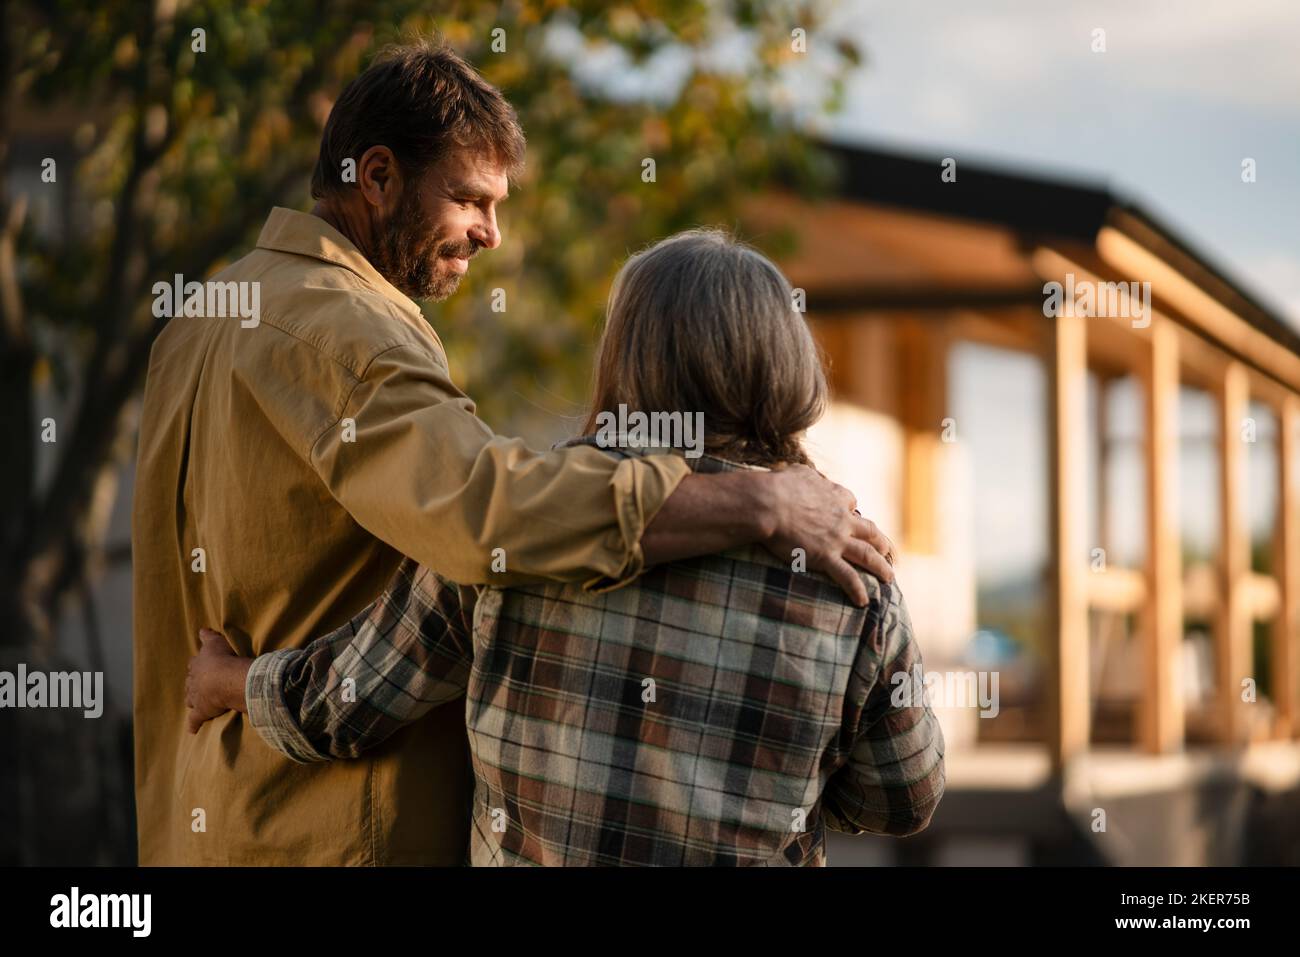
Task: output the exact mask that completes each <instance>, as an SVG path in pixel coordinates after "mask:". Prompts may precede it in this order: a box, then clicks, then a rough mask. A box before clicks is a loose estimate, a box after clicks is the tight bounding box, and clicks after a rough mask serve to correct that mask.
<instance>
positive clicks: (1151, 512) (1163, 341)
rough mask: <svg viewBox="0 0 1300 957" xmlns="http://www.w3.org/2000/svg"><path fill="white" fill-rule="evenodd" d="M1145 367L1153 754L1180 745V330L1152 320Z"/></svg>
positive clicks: (1147, 644)
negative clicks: (1178, 331)
mask: <svg viewBox="0 0 1300 957" xmlns="http://www.w3.org/2000/svg"><path fill="white" fill-rule="evenodd" d="M1145 360H1146V361H1145V362H1144V364H1143V368H1142V376H1141V380H1142V385H1143V389H1144V392H1145V396H1144V399H1145V405H1146V443H1145V449H1144V451H1145V453H1146V482H1147V562H1146V581H1147V601H1146V604H1145V605H1144V606H1143V609H1142V615H1141V619H1142V628H1141V635H1142V668H1143V672H1144V674H1143V682H1142V697H1141V699H1140V700H1139V702H1138V739H1139V741H1140V743H1141V746H1142V750H1144V751H1146V752H1147V753H1148V754H1164V753H1167V752H1170V751H1174V750H1177V749H1178V748H1181V746H1182V744H1183V723H1184V715H1183V698H1182V686H1181V679H1182V649H1183V567H1182V554H1181V550H1182V543H1181V534H1180V528H1179V513H1178V383H1179V376H1178V334H1177V330H1176V329H1175V328H1174V327H1173V325H1172V323H1171V322H1170V321H1169V320H1168V319H1165V318H1164V317H1161V316H1157V317H1154V321H1153V324H1152V327H1151V341H1150V349H1149V350H1148V353H1147V355H1146V356H1145Z"/></svg>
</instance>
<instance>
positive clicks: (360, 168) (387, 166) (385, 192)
mask: <svg viewBox="0 0 1300 957" xmlns="http://www.w3.org/2000/svg"><path fill="white" fill-rule="evenodd" d="M357 188H358V189H359V190H360V191H361V195H362V197H364V199H365V201H366V202H367V203H369V204H370V205H371V206H374V207H376V208H378V209H382V210H384V211H387V210H388V209H390V208H391V207H392V206H393V204H394V203H395V202H396V199H397V197H398V196H400V195H401V192H402V172H401V169H400V168H399V167H398V165H397V157H396V156H394V155H393V151H392V150H390V149H389V148H388V147H387V146H372V147H370V149H368V150H366V151H365V152H364V153H363V154H361V162H359V163H357Z"/></svg>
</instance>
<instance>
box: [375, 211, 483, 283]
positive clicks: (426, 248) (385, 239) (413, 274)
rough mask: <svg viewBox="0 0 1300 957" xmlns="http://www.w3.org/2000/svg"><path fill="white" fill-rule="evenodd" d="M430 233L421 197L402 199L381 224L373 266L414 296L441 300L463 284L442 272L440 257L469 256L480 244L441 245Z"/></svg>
mask: <svg viewBox="0 0 1300 957" xmlns="http://www.w3.org/2000/svg"><path fill="white" fill-rule="evenodd" d="M429 234H430V228H429V216H428V214H427V213H426V212H425V210H424V203H423V202H421V201H420V197H419V196H416V197H415V198H414V199H413V200H411V201H405V202H399V203H398V204H397V207H396V208H395V209H394V210H393V215H392V216H390V217H389V219H388V221H387V222H385V223H382V224H380V227H379V237H378V240H377V241H376V243H375V253H374V256H373V257H372V259H373V262H372V263H371V265H373V266H374V267H375V268H376V269H377V270H379V273H380V275H382V276H383V277H384V278H385V279H387V280H388V281H389V282H390V283H392V284H393V285H394V286H396V287H397V288H398V289H400V290H401V291H402V292H403V293H405V294H406V295H408V296H410V297H411V298H412V299H431V300H433V301H435V302H441V301H442V300H443V299H446V298H447V297H448V296H450V295H451V294H452V293H453V292H455V291H456V290H457V289H458V288H459V287H460V278H461V277H460V274H459V273H454V272H447V273H443V272H440V271H439V270H438V264H439V263H440V262H441V258H440V257H441V256H464V257H466V258H468V257H469V256H472V255H473V254H474V251H475V249H476V248H477V247H475V246H474V244H473V243H471V242H463V243H454V242H448V243H441V244H440V243H439V242H438V241H437V240H436V239H430V238H429ZM435 252H436V253H437V254H438V255H435Z"/></svg>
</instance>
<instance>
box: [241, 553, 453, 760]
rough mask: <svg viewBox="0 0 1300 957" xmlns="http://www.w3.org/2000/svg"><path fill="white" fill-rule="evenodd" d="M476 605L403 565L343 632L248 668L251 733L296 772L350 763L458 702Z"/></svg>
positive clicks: (272, 655)
mask: <svg viewBox="0 0 1300 957" xmlns="http://www.w3.org/2000/svg"><path fill="white" fill-rule="evenodd" d="M474 598H475V595H474V592H473V590H471V589H463V588H460V587H459V586H457V585H455V584H453V583H451V582H448V581H446V580H445V579H443V578H441V577H439V576H438V574H437V573H435V572H433V571H431V570H429V569H428V568H425V567H423V566H421V565H418V564H417V563H416V562H415V561H414V560H412V559H409V558H408V559H406V560H405V561H403V562H402V564H401V566H400V567H399V568H398V570H397V572H396V573H395V574H394V576H393V579H392V581H390V582H389V585H388V588H387V590H386V591H385V592H384V593H383V595H381V596H380V597H379V598H378V599H377V600H376V601H375V602H374V603H373V604H371V605H370V606H369V607H368V608H366V609H365V610H364V611H362V612H361V613H360V614H358V615H357V616H356V617H355V618H353V619H352V620H351V621H350V622H348V623H347V624H346V625H343V626H342V627H341V628H338V629H336V630H334V631H332V632H330V633H329V634H328V635H324V636H322V637H320V638H317V639H315V640H314V641H312V642H311V643H310V644H308V645H307V646H306V647H305V648H293V649H285V650H281V651H275V652H272V653H270V654H266V655H260V656H259V657H257V658H256V659H254V661H253V664H252V666H251V667H250V668H249V669H248V678H247V680H246V682H245V685H244V696H245V699H246V700H247V703H248V719H249V723H250V724H252V726H253V727H254V728H255V729H257V733H258V734H259V735H261V737H262V740H264V741H265V742H266V743H267V744H269V745H270V746H271V747H273V748H275V749H276V750H277V751H279V752H280V753H282V754H284V755H286V756H287V757H290V758H292V759H293V760H295V761H298V762H301V763H308V762H313V761H328V760H330V759H331V758H354V757H356V756H357V755H358V754H360V753H361V752H362V751H363V750H365V749H366V748H369V747H373V746H374V745H376V744H378V743H379V742H381V741H383V740H384V739H385V738H387V737H388V736H389V735H390V734H392V733H393V732H394V731H396V730H397V729H398V728H400V727H402V726H403V725H405V724H408V723H410V722H412V721H414V720H416V719H417V718H419V717H421V716H422V715H424V714H425V713H427V712H428V711H429V710H430V709H431V708H434V707H436V706H438V705H440V704H446V703H447V702H449V701H453V700H455V699H456V698H457V697H459V696H460V695H462V694H464V693H465V687H466V683H467V681H468V679H469V671H470V664H471V661H472V657H473V644H472V637H471V631H472V616H473V608H474Z"/></svg>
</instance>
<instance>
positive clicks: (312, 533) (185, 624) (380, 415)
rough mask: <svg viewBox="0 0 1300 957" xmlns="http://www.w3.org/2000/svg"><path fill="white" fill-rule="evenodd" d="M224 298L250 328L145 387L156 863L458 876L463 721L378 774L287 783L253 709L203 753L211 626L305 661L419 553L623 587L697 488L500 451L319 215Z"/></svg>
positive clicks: (415, 731)
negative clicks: (440, 869) (649, 544)
mask: <svg viewBox="0 0 1300 957" xmlns="http://www.w3.org/2000/svg"><path fill="white" fill-rule="evenodd" d="M186 278H187V280H188V279H189V278H190V277H186ZM213 280H214V281H221V282H229V281H232V280H233V281H238V282H256V283H259V284H260V287H259V291H260V297H259V302H260V315H259V316H258V320H259V321H257V323H256V324H255V325H254V324H252V322H251V321H245V322H242V323H241V320H240V319H239V318H237V317H230V318H220V317H215V316H207V317H197V316H190V317H186V316H178V317H177V318H174V319H172V320H171V321H170V322H169V323H168V324H167V327H166V328H165V329H164V330H163V332H162V334H161V335H159V337H158V340H157V342H156V343H155V345H154V348H153V353H152V356H151V358H150V364H149V374H148V379H147V382H146V385H145V397H144V408H143V418H142V422H141V427H140V449H139V461H138V465H137V472H136V487H135V513H134V517H133V529H132V538H133V547H134V577H135V596H134V612H135V752H136V804H137V813H138V820H139V835H140V862H141V863H142V864H458V863H461V862H462V861H463V859H464V854H465V848H466V843H467V826H468V813H469V795H470V789H471V781H470V774H469V769H468V766H467V758H466V753H467V752H466V741H465V725H464V704H463V702H462V703H456V704H453V705H448V706H445V707H443V708H438V709H435V710H434V711H433V712H431V713H430V714H429V715H428V716H427V717H426V718H424V719H422V720H421V721H419V722H418V723H416V724H414V725H412V726H410V727H409V728H407V729H405V730H404V731H402V732H399V733H398V734H396V735H394V736H393V737H392V738H391V739H390V740H389V741H388V742H387V743H386V744H385V745H384V746H383V747H381V748H379V749H377V750H376V751H373V752H370V753H369V754H368V755H367V757H365V758H363V759H361V760H357V761H347V762H335V763H332V764H322V765H312V766H304V765H299V764H295V763H293V762H291V761H288V760H286V759H285V758H283V757H282V756H281V755H279V754H277V753H276V752H274V751H272V750H271V749H270V748H268V747H267V746H266V745H265V744H264V743H262V742H261V741H260V740H259V739H258V736H257V734H256V733H255V732H254V731H253V730H252V729H251V728H250V727H248V725H247V723H246V721H245V720H244V718H243V716H242V715H239V714H235V713H231V714H227V715H225V716H223V717H221V718H218V719H216V720H215V721H211V722H209V723H208V724H206V725H204V727H203V729H202V730H201V731H200V732H199V734H198V735H190V734H187V733H186V730H185V703H184V678H185V668H186V662H187V660H188V658H189V657H190V655H192V654H194V653H195V652H196V651H197V650H198V637H197V633H198V629H199V628H200V627H201V626H209V627H213V628H216V629H218V630H220V631H223V632H224V633H225V634H226V635H227V636H228V637H229V638H230V640H231V642H232V643H234V645H235V646H236V650H237V651H238V652H239V653H240V654H242V655H257V654H261V653H263V652H267V651H272V650H275V649H277V648H286V647H297V646H301V645H303V644H305V643H306V641H307V640H308V639H310V638H311V637H312V636H314V635H318V634H322V633H325V632H328V631H330V630H332V629H334V628H337V627H338V626H339V625H341V624H343V623H344V622H345V621H347V620H348V619H349V618H350V617H352V616H353V615H355V614H356V613H357V612H358V611H360V610H361V609H362V608H364V607H365V606H366V605H367V604H369V603H370V602H371V601H373V600H374V599H375V598H376V597H377V596H378V595H379V594H380V593H381V592H382V591H383V588H384V585H385V584H386V583H387V581H388V579H389V578H390V576H391V575H392V573H393V572H394V571H395V570H396V568H397V566H398V564H399V562H400V561H401V556H402V555H403V554H405V555H409V556H411V557H412V558H415V559H416V560H417V561H419V562H421V563H423V564H426V565H429V566H430V567H432V568H434V569H435V570H436V571H438V572H440V573H441V574H443V575H445V576H447V577H448V578H451V579H453V580H455V581H458V582H461V583H464V584H477V583H483V582H489V581H490V582H491V583H493V584H498V585H509V584H514V583H519V582H524V581H530V580H536V579H539V578H550V579H557V580H564V581H584V582H587V583H588V584H589V585H592V586H596V585H598V584H600V585H604V584H609V580H610V579H612V580H614V581H615V582H626V581H629V580H631V579H632V578H634V577H635V576H636V575H638V574H640V572H641V571H642V565H643V556H642V553H641V549H640V545H639V541H640V538H641V534H642V532H643V530H644V528H645V524H646V523H647V522H648V521H649V520H650V518H652V517H653V515H654V513H655V512H656V511H657V510H658V508H659V506H660V505H662V503H663V502H664V500H665V499H666V498H667V497H668V495H670V494H671V493H672V491H673V489H675V488H676V486H677V483H678V482H679V481H680V480H681V479H682V477H683V476H685V475H686V474H687V473H688V472H689V468H688V466H687V465H686V463H685V462H684V461H683V460H682V459H680V458H678V457H676V456H653V457H650V458H646V459H628V460H623V461H619V460H616V459H614V458H611V457H610V456H608V455H606V454H604V453H602V452H601V451H599V450H597V449H594V448H585V447H577V448H569V449H564V450H560V451H554V452H550V453H546V454H539V453H537V452H533V451H531V450H529V449H528V448H526V447H525V446H524V444H523V443H522V442H521V441H519V440H518V439H506V438H501V437H498V436H494V435H493V434H492V432H491V431H490V430H489V429H488V427H487V426H486V425H484V424H483V423H482V422H481V421H480V420H479V419H478V418H476V417H475V415H474V404H473V403H472V402H471V401H470V400H469V399H468V398H467V397H466V396H465V395H464V394H463V393H461V391H460V390H459V389H457V388H456V386H455V385H454V384H453V383H452V381H451V378H450V376H449V374H448V370H447V361H446V357H445V355H444V352H443V349H442V345H441V343H440V342H439V341H438V338H437V336H436V335H435V334H434V333H433V331H432V329H431V328H430V327H429V325H428V323H427V322H426V321H425V319H424V317H423V315H422V314H421V312H420V310H419V308H418V307H417V306H416V305H415V304H414V303H413V302H411V300H409V299H408V298H406V297H405V296H404V295H402V293H400V292H399V291H398V290H397V289H395V288H394V287H393V286H391V285H390V284H389V283H388V282H387V281H385V280H384V278H383V277H382V276H380V275H379V273H378V272H377V271H376V270H375V269H374V268H373V267H372V266H371V265H370V264H369V262H367V261H366V259H365V258H364V257H363V256H362V255H361V253H360V252H359V251H358V250H357V248H356V247H355V246H353V245H352V243H351V242H349V241H348V240H347V239H346V238H345V237H344V236H343V235H342V234H341V233H339V232H338V231H336V230H335V229H333V228H332V227H331V226H329V225H328V224H327V223H326V222H325V221H324V220H322V219H320V218H318V217H315V216H311V215H308V214H305V213H300V212H295V211H292V210H288V209H281V208H277V209H275V210H274V211H273V212H272V213H271V215H270V217H269V218H268V219H267V222H266V225H265V226H264V227H263V230H262V234H261V236H260V237H259V239H258V242H257V248H256V249H254V250H253V251H252V252H251V253H249V254H248V255H247V256H245V257H244V258H243V259H241V260H239V261H238V262H236V263H234V264H233V265H231V266H229V267H228V268H227V269H225V270H223V271H222V272H221V273H220V274H218V275H217V276H215V277H213ZM200 549H201V550H202V551H199V550H200ZM497 549H501V550H502V551H495V550H497ZM494 558H495V560H496V561H495V563H494ZM502 561H504V563H505V569H506V570H505V572H504V573H502V572H497V571H494V570H493V565H494V564H496V566H497V567H498V568H499V567H500V563H501V562H502Z"/></svg>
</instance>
